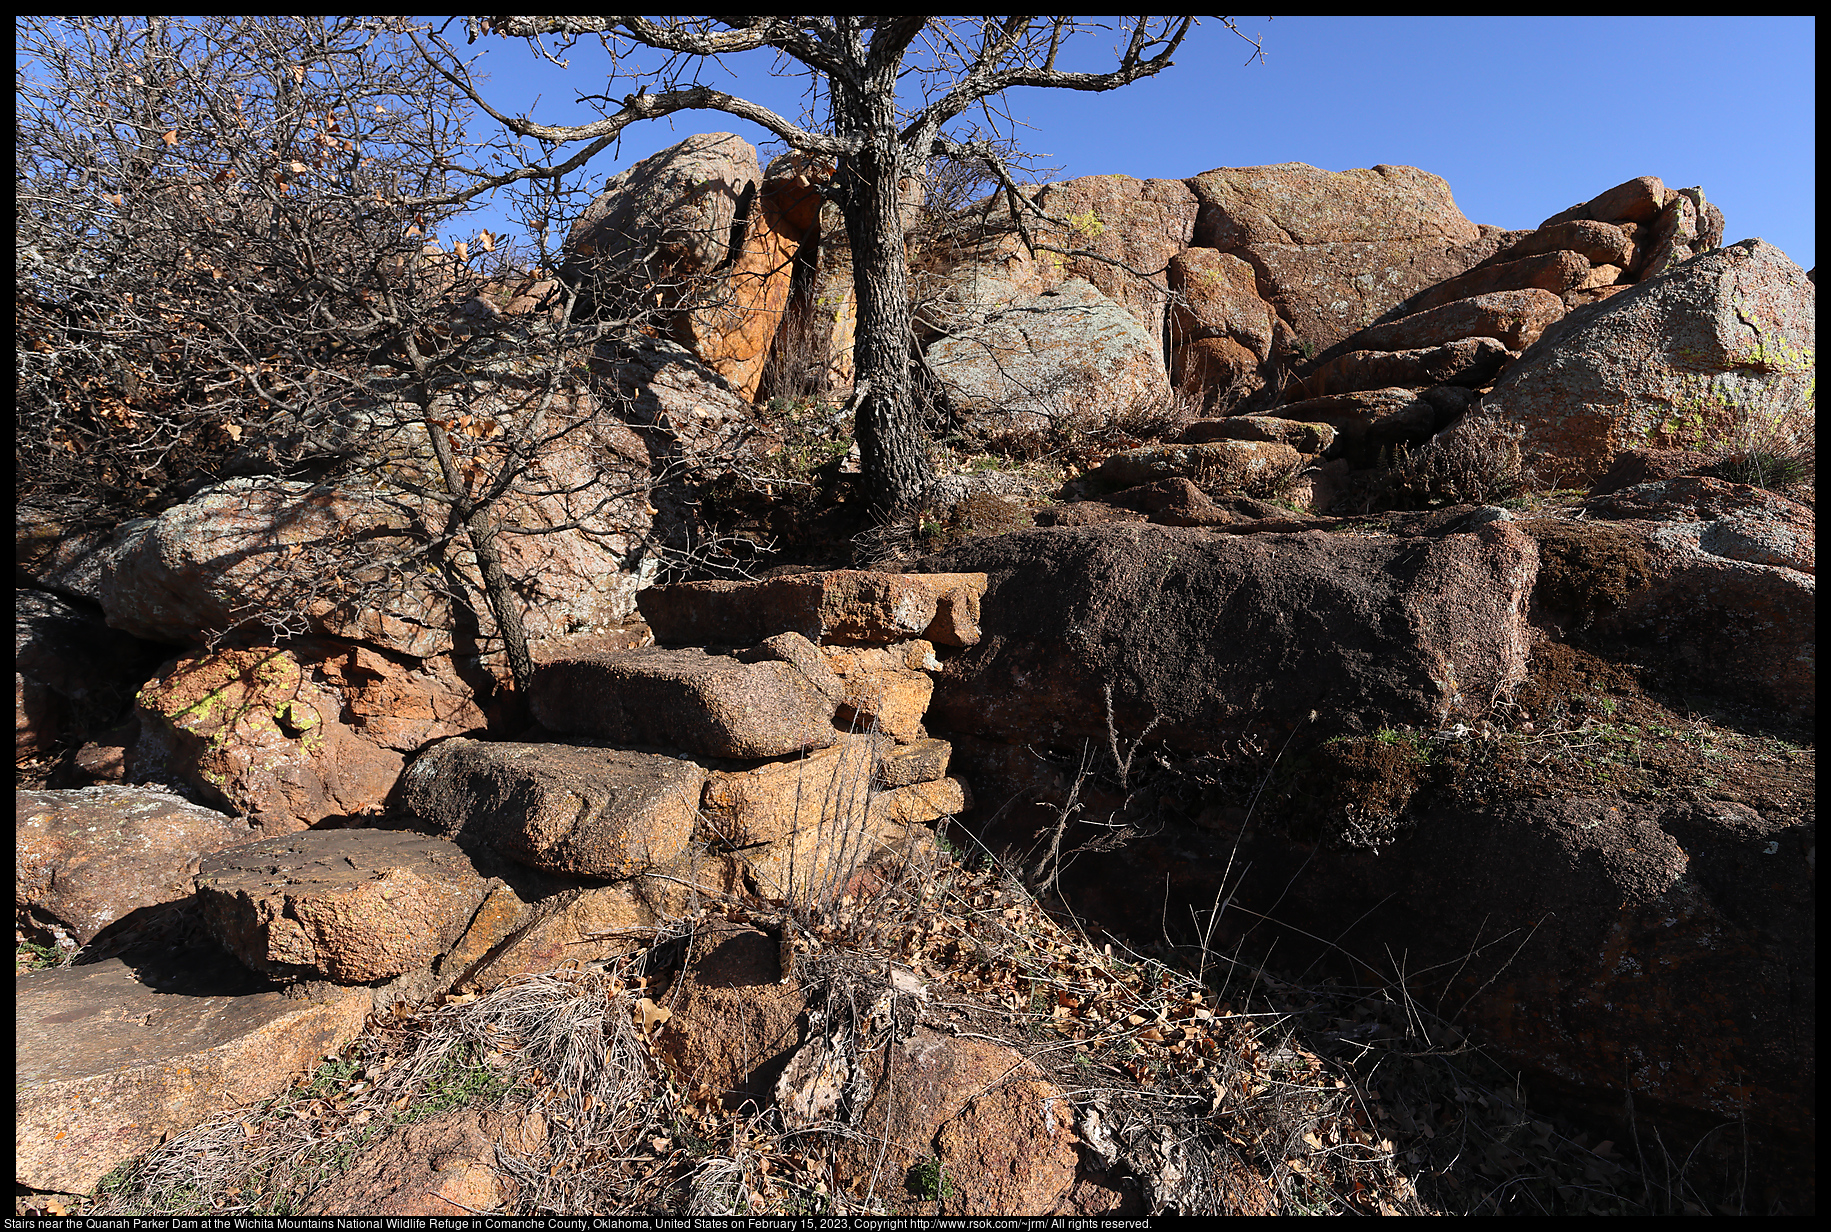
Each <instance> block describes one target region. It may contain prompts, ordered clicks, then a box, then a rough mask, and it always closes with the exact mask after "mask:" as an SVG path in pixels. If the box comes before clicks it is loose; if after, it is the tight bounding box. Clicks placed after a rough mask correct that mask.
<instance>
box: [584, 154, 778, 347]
mask: <svg viewBox="0 0 1831 1232" xmlns="http://www.w3.org/2000/svg"><path fill="white" fill-rule="evenodd" d="M762 179H763V171H762V168H761V167H760V166H758V164H757V151H756V147H755V146H753V145H751V144H750V143H749V142H748V141H745V140H744V139H743V138H742V137H738V136H736V135H735V134H732V133H699V134H696V135H695V136H692V137H688V138H687V139H686V140H685V141H682V142H680V143H679V144H678V145H672V146H669V147H668V148H667V149H665V150H663V151H661V152H660V153H659V154H653V155H650V156H649V157H648V158H645V159H643V160H642V161H641V162H639V163H637V164H636V165H635V166H633V167H630V168H628V169H627V170H625V171H623V172H620V173H619V174H617V175H615V176H613V177H612V178H611V179H610V181H609V182H608V183H606V184H605V185H604V191H603V192H602V193H600V194H599V195H598V197H597V199H596V200H595V201H593V202H592V203H591V205H590V206H589V207H588V208H587V209H586V210H585V212H584V213H583V214H581V215H580V216H579V218H578V220H577V221H576V222H574V223H573V224H572V229H571V231H570V232H568V233H567V236H566V243H565V248H564V254H563V256H562V258H561V261H560V271H559V272H560V276H561V277H563V278H565V279H567V280H568V281H570V282H573V283H574V284H576V285H578V286H579V288H580V291H581V295H582V297H583V298H584V299H585V301H586V302H585V303H584V304H582V305H581V307H582V308H584V309H586V310H587V311H591V310H600V311H616V310H617V309H618V308H619V307H627V306H630V301H631V298H632V296H642V295H643V292H644V291H646V290H647V289H648V287H649V286H650V285H651V284H652V283H655V282H658V281H664V282H672V283H677V284H681V285H682V286H684V284H685V283H687V282H690V281H692V280H693V279H694V278H695V277H697V276H703V275H706V274H709V273H711V272H712V271H714V270H716V269H718V268H719V267H721V266H723V265H724V264H725V263H726V262H727V260H729V259H731V258H732V257H733V256H734V255H735V252H736V246H737V245H740V244H741V243H742V242H743V235H744V231H743V228H742V225H741V224H742V223H743V222H744V221H745V220H746V219H747V218H748V216H749V214H750V212H751V210H752V209H753V208H754V206H755V203H756V197H757V191H758V189H759V187H760V185H761V183H762Z"/></svg>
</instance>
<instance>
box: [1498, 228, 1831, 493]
mask: <svg viewBox="0 0 1831 1232" xmlns="http://www.w3.org/2000/svg"><path fill="white" fill-rule="evenodd" d="M1814 321H1815V316H1814V296H1813V287H1812V284H1811V282H1810V281H1808V280H1807V278H1806V274H1805V271H1804V270H1801V269H1800V268H1799V267H1798V266H1797V265H1795V264H1793V262H1792V261H1790V260H1788V259H1787V256H1786V254H1785V253H1783V252H1781V251H1780V250H1779V249H1778V248H1775V247H1774V246H1773V245H1772V244H1768V243H1765V242H1763V241H1761V240H1758V239H1752V240H1743V241H1742V242H1740V243H1738V244H1732V245H1730V246H1729V247H1727V248H1719V249H1717V250H1716V251H1714V252H1709V253H1705V254H1704V255H1703V256H1699V257H1693V258H1692V259H1691V260H1689V261H1686V262H1685V263H1684V264H1682V265H1679V266H1678V267H1676V268H1675V269H1673V270H1672V271H1671V272H1670V273H1667V274H1665V275H1664V276H1662V277H1659V278H1655V279H1652V280H1650V281H1648V282H1644V283H1641V284H1640V285H1638V286H1636V287H1633V288H1631V289H1629V290H1627V291H1623V292H1622V293H1620V294H1618V295H1616V296H1614V297H1612V298H1610V299H1608V300H1606V301H1604V302H1602V303H1600V304H1594V305H1591V306H1589V307H1586V308H1581V309H1578V310H1577V311H1574V312H1572V313H1571V314H1570V315H1569V316H1567V317H1565V318H1564V319H1563V320H1562V321H1560V322H1558V323H1557V324H1555V325H1553V326H1550V327H1548V328H1547V329H1546V330H1545V332H1544V334H1543V335H1541V337H1540V338H1539V341H1538V344H1537V345H1536V346H1535V347H1533V348H1532V349H1531V350H1530V351H1528V352H1527V353H1526V354H1525V355H1523V356H1522V357H1521V358H1520V359H1519V361H1518V362H1516V363H1514V364H1513V365H1512V366H1511V367H1510V368H1508V369H1507V371H1506V372H1505V373H1504V374H1503V375H1502V376H1501V377H1500V379H1499V380H1498V381H1497V382H1496V384H1495V386H1494V389H1493V391H1492V392H1491V393H1490V394H1488V395H1487V397H1486V398H1485V399H1484V400H1483V406H1484V409H1486V410H1488V411H1489V412H1492V413H1496V414H1500V415H1503V416H1505V417H1507V418H1508V419H1509V420H1510V421H1511V422H1512V423H1514V424H1516V425H1517V426H1518V427H1519V428H1520V429H1521V430H1522V431H1523V432H1524V434H1525V435H1524V439H1523V440H1522V442H1521V447H1522V449H1524V450H1525V451H1526V452H1527V453H1528V454H1529V455H1530V456H1532V457H1533V458H1534V459H1535V461H1534V466H1535V468H1538V469H1539V470H1540V477H1541V478H1542V479H1544V480H1546V481H1555V482H1558V483H1561V484H1588V483H1592V482H1594V481H1596V480H1598V479H1600V478H1601V477H1602V475H1603V473H1604V472H1605V471H1607V470H1608V467H1609V464H1610V463H1611V462H1612V461H1613V460H1614V458H1615V455H1616V454H1618V453H1620V452H1622V451H1624V450H1627V449H1635V448H1646V447H1653V448H1670V447H1679V448H1702V447H1708V446H1718V447H1722V446H1729V447H1734V446H1738V445H1740V446H1744V447H1760V446H1762V445H1766V446H1767V447H1769V448H1772V449H1775V450H1785V449H1787V448H1790V447H1794V446H1797V445H1798V444H1799V443H1801V441H1802V440H1803V439H1804V437H1803V433H1804V432H1806V431H1809V430H1810V426H1811V416H1812V402H1811V397H1812V387H1813V378H1814V374H1815V372H1816V360H1815V356H1814V347H1815V346H1816V330H1815V324H1814Z"/></svg>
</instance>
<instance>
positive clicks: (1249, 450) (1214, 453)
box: [1089, 439, 1303, 488]
mask: <svg viewBox="0 0 1831 1232" xmlns="http://www.w3.org/2000/svg"><path fill="white" fill-rule="evenodd" d="M1301 465H1303V457H1302V455H1301V454H1299V453H1298V452H1297V451H1296V450H1295V449H1292V448H1291V447H1290V446H1289V445H1287V444H1285V443H1284V442H1283V441H1278V440H1264V439H1261V440H1211V441H1206V442H1203V443H1202V444H1193V445H1145V446H1142V447H1140V448H1138V449H1127V450H1124V451H1122V452H1120V453H1115V454H1110V455H1108V456H1107V459H1106V461H1104V462H1102V463H1100V465H1099V466H1098V467H1097V468H1096V469H1095V470H1093V471H1092V472H1090V474H1089V477H1090V478H1091V479H1092V480H1093V481H1094V482H1096V483H1101V484H1106V485H1108V486H1109V487H1119V488H1130V487H1136V486H1137V485H1138V484H1141V483H1152V482H1155V481H1157V480H1160V479H1172V478H1175V477H1177V476H1183V477H1193V478H1196V479H1199V480H1201V481H1202V482H1203V483H1213V484H1227V485H1230V486H1234V487H1246V486H1253V485H1260V484H1264V485H1269V484H1272V483H1275V482H1276V481H1277V480H1278V479H1281V478H1284V477H1286V476H1289V475H1292V474H1295V473H1296V471H1297V468H1298V467H1300V466H1301Z"/></svg>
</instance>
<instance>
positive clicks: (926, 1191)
mask: <svg viewBox="0 0 1831 1232" xmlns="http://www.w3.org/2000/svg"><path fill="white" fill-rule="evenodd" d="M909 1188H910V1190H911V1191H912V1192H913V1193H914V1194H915V1195H916V1197H918V1198H920V1199H922V1201H924V1202H945V1201H947V1200H948V1199H949V1198H951V1197H953V1196H954V1182H953V1180H952V1178H950V1177H949V1176H948V1175H947V1170H946V1169H945V1168H943V1167H942V1166H941V1160H940V1159H939V1158H938V1157H936V1156H933V1155H931V1156H929V1157H928V1158H927V1159H925V1160H923V1161H922V1162H921V1163H919V1164H917V1165H916V1166H915V1167H914V1168H912V1169H911V1170H910V1173H909Z"/></svg>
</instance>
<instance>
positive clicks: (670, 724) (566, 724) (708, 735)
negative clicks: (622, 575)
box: [528, 591, 839, 757]
mask: <svg viewBox="0 0 1831 1232" xmlns="http://www.w3.org/2000/svg"><path fill="white" fill-rule="evenodd" d="M643 593H644V594H650V593H653V592H652V591H645V592H643ZM650 620H651V621H653V620H654V617H653V616H651V617H650ZM656 633H657V636H660V635H661V630H660V628H659V627H657V629H656ZM528 700H529V706H530V708H531V709H532V711H533V713H534V717H535V718H536V719H537V720H538V721H539V722H540V723H541V724H542V725H544V726H545V727H547V728H548V729H549V730H551V731H557V732H565V733H568V734H570V735H578V736H594V737H597V738H599V739H603V740H609V741H612V742H614V743H617V744H624V745H638V746H642V747H646V748H660V749H677V750H680V751H683V752H687V753H691V754H695V755H699V756H705V757H781V756H783V755H785V754H788V753H799V752H803V751H805V750H808V749H823V748H826V747H827V746H828V745H830V744H832V743H833V742H834V741H835V740H836V739H838V736H839V733H838V732H837V731H835V730H834V728H833V712H834V710H835V709H836V708H837V706H838V702H837V701H836V699H834V698H832V697H829V696H827V695H826V694H825V693H824V692H822V691H821V689H820V688H819V687H818V684H817V683H816V682H814V681H810V680H809V679H808V678H807V677H806V676H804V675H803V674H802V673H801V672H800V671H799V670H797V669H796V668H795V666H794V665H793V664H792V663H783V662H779V661H770V662H762V663H743V662H740V661H738V660H737V659H734V658H730V657H728V656H725V655H716V654H707V653H706V652H705V651H703V650H697V649H685V648H683V649H675V650H670V649H664V648H662V647H659V646H651V647H645V648H644V649H641V650H627V651H623V652H622V653H620V654H603V655H589V656H584V657H581V658H575V659H556V660H554V661H553V662H551V663H545V664H542V665H541V667H540V668H539V669H537V670H536V672H535V675H534V683H533V686H532V687H531V688H530V690H529V698H528Z"/></svg>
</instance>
